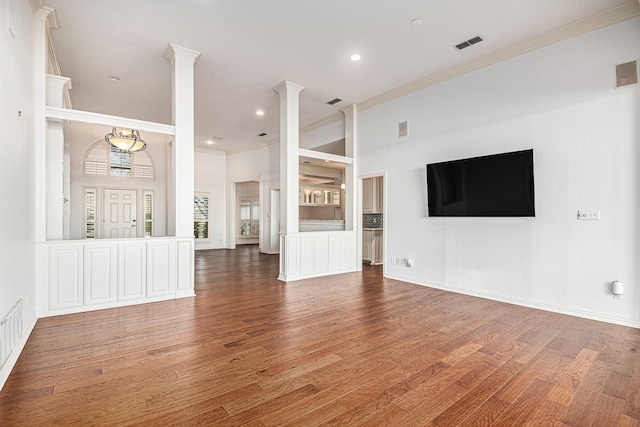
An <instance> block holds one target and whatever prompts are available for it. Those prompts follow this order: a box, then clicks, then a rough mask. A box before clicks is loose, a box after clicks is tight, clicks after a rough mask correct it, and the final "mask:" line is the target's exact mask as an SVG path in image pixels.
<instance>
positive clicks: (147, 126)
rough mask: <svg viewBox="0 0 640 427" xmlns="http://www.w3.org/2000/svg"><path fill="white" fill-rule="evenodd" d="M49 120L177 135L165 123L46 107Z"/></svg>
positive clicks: (173, 128)
mask: <svg viewBox="0 0 640 427" xmlns="http://www.w3.org/2000/svg"><path fill="white" fill-rule="evenodd" d="M45 116H46V118H47V119H57V120H69V121H72V122H82V123H92V124H97V125H105V126H111V127H114V126H115V127H123V128H127V129H136V130H138V131H143V132H155V133H160V134H163V135H175V133H176V128H175V126H172V125H166V124H164V123H155V122H147V121H144V120H138V119H129V118H126V117H119V116H111V115H108V114H100V113H92V112H89V111H81V110H72V109H68V108H59V107H46V108H45Z"/></svg>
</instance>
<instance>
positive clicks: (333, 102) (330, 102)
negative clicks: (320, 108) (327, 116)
mask: <svg viewBox="0 0 640 427" xmlns="http://www.w3.org/2000/svg"><path fill="white" fill-rule="evenodd" d="M340 101H342V99H340V98H333V99H332V100H331V101H329V102H327V104H329V105H333V104H337V103H338V102H340Z"/></svg>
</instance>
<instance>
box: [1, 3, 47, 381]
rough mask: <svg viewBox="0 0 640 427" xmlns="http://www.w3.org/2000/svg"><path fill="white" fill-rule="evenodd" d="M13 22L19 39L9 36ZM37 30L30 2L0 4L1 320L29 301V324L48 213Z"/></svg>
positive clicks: (26, 317) (25, 314) (25, 315)
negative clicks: (38, 131)
mask: <svg viewBox="0 0 640 427" xmlns="http://www.w3.org/2000/svg"><path fill="white" fill-rule="evenodd" d="M10 5H12V6H13V8H12V12H11V11H10V9H9V6H10ZM10 17H11V22H12V29H13V34H14V35H15V39H14V38H12V37H11V35H10V33H9V31H8V28H9V22H10V21H9V19H10ZM34 25H35V24H34V18H33V14H32V12H31V8H30V6H29V2H27V1H12V2H1V3H0V28H2V31H1V32H0V53H1V54H0V56H1V57H2V58H3V60H2V67H1V71H0V73H1V78H0V93H1V94H2V102H0V111H1V112H2V114H0V128H2V129H3V132H4V134H5V135H4V144H3V148H2V150H3V152H2V155H1V156H0V194H2V202H1V203H0V277H1V278H0V318H2V317H3V316H4V315H5V314H6V313H7V311H8V310H9V309H10V308H11V307H12V306H13V304H14V303H15V302H16V301H17V300H18V299H19V298H25V297H26V299H25V305H24V307H23V318H24V324H25V325H27V324H28V323H30V322H32V321H33V320H34V319H35V308H34V301H33V300H34V293H35V274H34V271H35V268H34V266H35V245H34V241H35V234H34V228H33V224H34V223H35V216H34V211H35V209H44V206H35V198H34V190H35V184H34V174H35V172H34V161H35V160H34V139H35V136H34V129H35V117H34V108H35V94H34V90H33V87H34V81H35V74H34V69H35V64H34V58H35V57H34V54H33V52H34V46H35V37H34V35H35V34H34ZM19 111H20V112H21V115H20V116H19V114H18V112H19ZM0 385H1V383H0Z"/></svg>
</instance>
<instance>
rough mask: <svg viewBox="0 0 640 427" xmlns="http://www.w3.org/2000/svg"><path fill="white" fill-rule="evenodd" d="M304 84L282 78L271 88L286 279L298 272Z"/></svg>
mask: <svg viewBox="0 0 640 427" xmlns="http://www.w3.org/2000/svg"><path fill="white" fill-rule="evenodd" d="M302 89H304V87H302V86H300V85H297V84H295V83H291V82H288V81H286V80H285V81H283V82H282V83H280V84H279V85H278V86H276V87H275V88H273V90H275V91H276V92H278V94H279V95H280V274H279V275H278V279H280V280H284V281H287V280H288V278H290V277H293V276H296V275H297V274H298V264H299V262H300V260H299V254H298V251H299V249H298V241H297V236H295V234H297V233H298V225H299V224H298V222H299V216H300V215H299V212H298V188H299V184H300V183H299V177H298V171H299V169H300V168H299V156H298V149H299V146H300V123H299V117H298V116H299V111H298V110H299V101H300V100H299V97H300V91H302Z"/></svg>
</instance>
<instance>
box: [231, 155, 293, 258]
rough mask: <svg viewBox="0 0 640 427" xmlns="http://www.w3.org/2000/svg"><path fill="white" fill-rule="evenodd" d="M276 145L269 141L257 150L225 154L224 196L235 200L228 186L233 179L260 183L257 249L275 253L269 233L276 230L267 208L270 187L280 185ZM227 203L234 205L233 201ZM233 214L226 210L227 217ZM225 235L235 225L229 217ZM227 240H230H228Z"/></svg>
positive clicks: (275, 187) (269, 207) (235, 181)
mask: <svg viewBox="0 0 640 427" xmlns="http://www.w3.org/2000/svg"><path fill="white" fill-rule="evenodd" d="M279 177H280V145H279V144H272V145H269V146H266V147H263V148H260V149H257V150H252V151H245V152H241V153H236V154H231V155H228V156H227V183H228V187H227V195H228V196H227V197H228V199H229V198H232V197H233V199H235V195H234V194H233V193H235V191H232V190H231V188H232V187H233V185H235V183H237V182H246V181H259V182H260V208H261V210H260V213H261V218H260V249H261V250H262V251H263V252H267V253H271V252H277V248H275V247H272V245H271V239H270V236H271V233H272V232H275V233H278V232H279V230H271V226H270V209H271V200H270V199H271V190H272V189H277V188H280V180H279V179H280V178H279ZM228 203H230V206H231V204H233V206H235V201H234V200H229V201H228ZM232 213H233V214H234V215H235V209H229V212H228V214H227V215H228V218H231V214H232ZM227 224H228V230H227V233H228V236H231V235H233V234H234V233H233V232H232V230H231V227H235V226H236V223H235V221H232V220H231V219H229V221H227ZM228 241H229V242H230V243H231V242H232V240H228Z"/></svg>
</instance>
